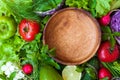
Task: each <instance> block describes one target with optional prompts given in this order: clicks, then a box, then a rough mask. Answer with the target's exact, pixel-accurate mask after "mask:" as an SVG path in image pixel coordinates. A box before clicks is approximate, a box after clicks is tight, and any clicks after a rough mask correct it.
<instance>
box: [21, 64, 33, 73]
mask: <svg viewBox="0 0 120 80" xmlns="http://www.w3.org/2000/svg"><path fill="white" fill-rule="evenodd" d="M22 70H23V72H24V73H25V74H27V75H28V74H31V73H32V72H33V66H32V65H31V64H25V65H23V66H22Z"/></svg>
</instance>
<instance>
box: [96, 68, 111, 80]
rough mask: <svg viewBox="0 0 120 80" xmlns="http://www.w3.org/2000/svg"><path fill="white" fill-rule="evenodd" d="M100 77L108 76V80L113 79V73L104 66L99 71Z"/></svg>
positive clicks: (101, 79) (101, 78) (100, 78)
mask: <svg viewBox="0 0 120 80" xmlns="http://www.w3.org/2000/svg"><path fill="white" fill-rule="evenodd" d="M98 77H99V80H103V79H104V78H107V80H111V78H112V74H111V72H110V71H109V70H108V69H107V68H104V67H102V68H100V70H99V72H98Z"/></svg>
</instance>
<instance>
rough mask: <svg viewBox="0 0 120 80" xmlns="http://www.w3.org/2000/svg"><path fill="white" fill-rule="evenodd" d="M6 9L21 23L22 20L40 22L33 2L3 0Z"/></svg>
mask: <svg viewBox="0 0 120 80" xmlns="http://www.w3.org/2000/svg"><path fill="white" fill-rule="evenodd" d="M1 1H2V3H4V4H5V6H6V8H7V9H8V10H9V11H8V13H9V12H11V13H12V14H13V15H14V18H15V19H17V22H18V23H19V22H20V20H21V19H22V18H27V19H33V20H37V21H39V19H40V18H39V16H37V15H36V14H35V13H34V12H33V7H32V5H33V1H32V0H27V1H26V0H1Z"/></svg>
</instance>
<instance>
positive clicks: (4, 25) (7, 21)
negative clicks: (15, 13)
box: [0, 16, 17, 40]
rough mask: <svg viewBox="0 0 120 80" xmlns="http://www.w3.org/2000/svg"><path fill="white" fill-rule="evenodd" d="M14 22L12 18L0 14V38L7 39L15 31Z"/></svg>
mask: <svg viewBox="0 0 120 80" xmlns="http://www.w3.org/2000/svg"><path fill="white" fill-rule="evenodd" d="M16 28H17V27H16V23H15V21H14V19H13V18H11V17H7V16H0V40H5V39H9V38H10V37H12V36H13V35H14V34H15V32H16Z"/></svg>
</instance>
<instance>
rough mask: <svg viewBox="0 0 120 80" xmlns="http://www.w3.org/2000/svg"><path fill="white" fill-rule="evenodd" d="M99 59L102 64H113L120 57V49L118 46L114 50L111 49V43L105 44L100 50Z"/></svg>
mask: <svg viewBox="0 0 120 80" xmlns="http://www.w3.org/2000/svg"><path fill="white" fill-rule="evenodd" d="M97 55H98V58H99V60H100V61H102V62H113V61H115V60H117V59H118V57H119V49H118V45H117V44H116V45H115V46H114V48H111V46H110V42H109V41H106V42H103V43H102V44H101V45H100V47H99V49H98V54H97Z"/></svg>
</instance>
